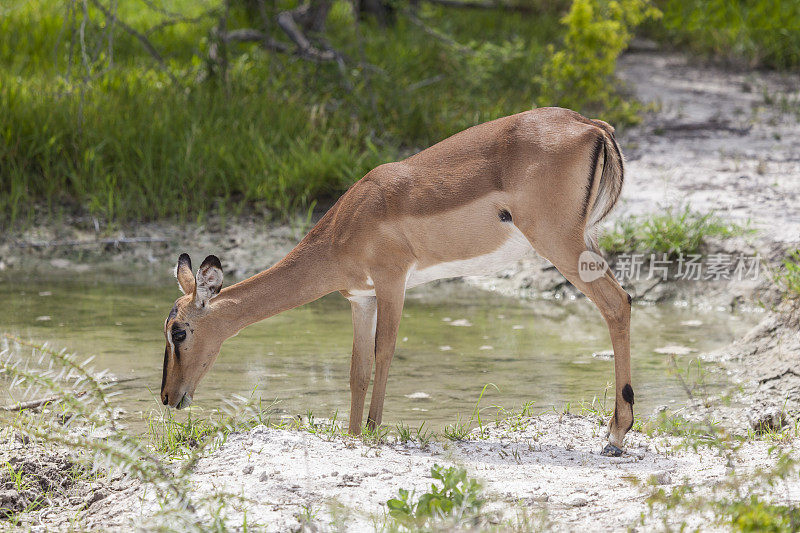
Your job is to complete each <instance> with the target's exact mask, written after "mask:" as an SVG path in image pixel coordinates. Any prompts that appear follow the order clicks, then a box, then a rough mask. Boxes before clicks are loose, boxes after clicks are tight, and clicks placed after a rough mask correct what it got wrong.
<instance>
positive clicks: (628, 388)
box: [622, 383, 633, 405]
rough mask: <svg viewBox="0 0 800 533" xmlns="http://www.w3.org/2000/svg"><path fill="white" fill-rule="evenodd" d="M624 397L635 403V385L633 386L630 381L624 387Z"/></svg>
mask: <svg viewBox="0 0 800 533" xmlns="http://www.w3.org/2000/svg"><path fill="white" fill-rule="evenodd" d="M622 399H623V400H625V401H626V402H628V403H629V404H631V405H633V387H631V385H630V383H627V384H626V385H625V386H624V387H622Z"/></svg>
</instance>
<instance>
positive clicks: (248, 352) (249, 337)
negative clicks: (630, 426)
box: [0, 279, 757, 428]
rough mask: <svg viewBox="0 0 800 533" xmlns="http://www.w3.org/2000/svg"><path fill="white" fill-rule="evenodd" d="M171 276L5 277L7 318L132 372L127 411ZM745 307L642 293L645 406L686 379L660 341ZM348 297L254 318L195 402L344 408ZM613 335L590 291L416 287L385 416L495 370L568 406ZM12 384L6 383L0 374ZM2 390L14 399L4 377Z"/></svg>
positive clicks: (744, 325)
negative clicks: (670, 369)
mask: <svg viewBox="0 0 800 533" xmlns="http://www.w3.org/2000/svg"><path fill="white" fill-rule="evenodd" d="M177 296H178V291H177V288H176V287H175V285H174V283H167V282H165V283H163V284H160V285H159V286H158V287H152V286H149V285H147V284H133V283H132V284H125V283H123V282H120V281H119V280H113V281H110V280H108V279H105V280H100V281H96V280H52V281H36V282H31V281H25V280H3V281H2V282H0V298H2V300H3V302H4V311H5V312H4V313H3V315H2V316H1V317H0V330H3V331H9V332H12V333H15V334H19V335H21V336H23V337H25V338H32V339H34V340H37V341H45V340H46V341H49V342H50V343H51V344H53V345H54V346H57V347H66V348H67V349H69V350H70V351H74V352H77V353H78V354H81V355H85V356H88V355H95V356H96V359H95V362H96V365H97V366H98V367H100V368H109V369H110V370H111V371H112V372H114V373H115V374H116V375H117V376H119V377H120V378H137V379H136V380H134V381H130V382H128V383H127V384H126V388H125V391H124V393H123V394H122V395H121V400H122V401H123V402H124V407H125V409H126V410H127V412H128V419H129V422H130V423H132V424H134V425H139V426H140V427H142V426H141V425H140V424H137V423H136V422H135V421H136V420H140V419H141V413H146V412H148V411H149V410H150V409H153V408H156V407H157V405H158V399H157V396H158V392H159V391H158V388H159V386H160V380H161V363H162V358H163V349H164V340H163V335H162V327H163V323H164V318H165V316H166V313H167V312H168V311H169V308H170V306H171V303H172V301H173V300H174V299H175V298H176V297H177ZM756 318H757V317H754V316H751V315H738V314H730V313H727V312H720V311H713V310H705V311H699V310H696V309H692V308H690V307H682V306H675V305H660V306H651V307H640V306H636V307H635V308H634V312H633V319H632V322H633V329H632V353H633V376H634V385H635V389H636V400H637V408H638V409H639V410H640V412H649V411H650V410H652V409H653V408H654V407H656V406H658V405H661V404H666V403H668V402H669V401H670V400H676V399H682V392H681V391H680V389H679V388H678V386H677V385H676V384H675V383H674V381H673V379H672V378H670V377H669V375H668V374H667V372H666V368H667V365H666V362H665V356H664V355H662V354H658V353H656V352H655V350H656V349H658V348H661V347H664V346H669V345H675V346H680V347H685V348H687V349H689V350H690V352H689V353H688V354H686V355H682V356H680V359H681V360H683V361H687V362H688V361H689V360H691V359H692V358H693V357H695V356H696V354H697V353H702V352H704V351H708V350H712V349H715V348H718V347H720V346H723V345H724V344H726V343H728V342H730V341H731V340H732V339H734V338H736V337H738V336H740V335H742V334H743V333H744V332H745V331H746V330H747V329H748V328H749V327H750V326H751V325H752V324H753V323H754V322H755V320H756ZM351 334H352V329H351V324H350V310H349V304H348V303H347V302H346V301H345V300H344V299H342V298H341V297H340V296H338V295H331V296H329V297H326V298H323V299H322V300H319V301H317V302H315V303H313V304H310V305H307V306H305V307H302V308H299V309H295V310H293V311H290V312H287V313H284V314H282V315H279V316H276V317H273V318H271V319H269V320H267V321H264V322H262V323H259V324H255V325H253V326H251V327H249V328H247V329H246V330H244V331H243V332H242V333H240V334H239V335H238V336H237V337H234V338H233V339H230V340H229V341H227V342H226V343H225V345H224V346H223V349H222V352H221V354H220V357H219V360H218V362H217V364H216V366H215V367H214V369H212V371H211V372H210V374H209V375H208V376H207V377H206V379H205V380H204V382H203V383H201V385H200V387H199V388H198V391H197V394H196V396H195V403H196V404H197V405H199V406H201V407H202V408H205V409H211V408H214V407H218V406H221V404H222V402H221V400H222V399H223V398H224V397H226V396H228V395H230V394H232V393H237V394H240V395H244V396H247V395H248V394H249V393H250V392H251V391H252V390H253V389H255V388H256V387H257V395H260V396H261V397H263V398H264V399H265V400H272V399H278V400H280V404H279V408H280V409H281V410H283V411H285V412H287V413H291V414H297V413H306V412H307V411H308V410H312V411H313V412H314V413H315V414H317V415H318V416H330V415H331V414H332V413H333V412H334V411H336V410H338V411H339V413H340V418H346V416H347V413H348V409H349V398H350V395H349V391H348V386H349V385H348V384H349V376H348V372H349V352H350V348H351V342H352V337H351ZM608 349H610V340H609V338H608V333H607V331H606V328H605V325H604V324H603V321H602V319H601V317H600V315H599V313H598V312H597V310H596V309H595V308H594V306H592V305H591V304H590V303H589V302H587V301H585V300H578V301H564V302H562V301H528V302H518V301H516V300H513V299H508V298H503V297H497V296H493V295H491V294H487V293H485V292H481V291H477V290H474V289H469V288H467V287H464V286H462V285H457V284H442V285H440V286H438V287H430V286H429V287H423V288H420V289H416V290H414V291H411V292H410V293H409V298H408V301H407V304H406V307H405V310H404V318H403V322H402V324H401V327H400V334H399V340H398V347H397V352H396V355H395V358H394V362H393V363H392V368H391V372H390V378H389V386H388V391H387V398H386V410H385V414H384V421H385V422H387V423H394V422H397V421H400V420H402V421H404V422H406V423H411V424H419V423H420V422H422V421H423V420H426V421H428V423H429V425H430V426H431V427H434V428H441V427H442V426H443V425H444V424H446V423H450V422H452V421H454V420H455V418H456V415H457V414H458V413H461V414H468V413H470V412H471V410H472V408H473V405H474V403H475V401H476V399H477V398H478V395H479V394H480V391H481V389H482V388H483V386H484V385H485V384H487V383H493V384H495V385H496V386H497V389H494V388H490V389H488V390H487V393H486V396H485V397H484V401H483V405H486V406H490V405H492V404H494V405H501V406H503V407H507V408H510V407H514V406H519V405H521V404H522V403H523V402H526V401H531V400H533V401H535V402H536V404H537V406H538V407H539V408H543V409H544V408H548V407H550V406H557V407H561V406H562V405H563V404H564V403H565V402H572V403H573V404H574V403H576V402H579V401H580V400H582V399H584V400H591V398H592V397H593V396H595V395H599V396H602V395H603V391H604V389H605V387H606V384H607V383H609V382H611V381H612V379H613V364H614V363H613V360H610V359H608V358H604V357H593V356H592V354H593V353H595V352H597V353H599V354H601V355H602V352H603V351H604V350H608ZM5 385H6V384H3V383H0V387H5ZM0 396H1V397H2V398H3V401H6V402H9V403H10V402H11V401H12V400H13V399H12V398H9V395H8V391H7V390H5V389H0Z"/></svg>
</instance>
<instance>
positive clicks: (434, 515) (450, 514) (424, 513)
mask: <svg viewBox="0 0 800 533" xmlns="http://www.w3.org/2000/svg"><path fill="white" fill-rule="evenodd" d="M431 477H432V478H433V479H434V480H438V481H439V485H437V484H436V483H435V482H434V483H431V490H430V491H429V492H426V493H424V494H421V495H420V496H419V498H417V499H415V493H414V492H413V491H411V492H409V491H408V490H406V489H400V490H399V491H398V493H399V494H398V497H397V498H392V499H391V500H389V501H387V502H386V506H387V507H388V509H389V515H390V516H391V517H392V518H393V519H394V521H395V522H396V524H397V525H398V526H399V527H400V528H404V529H407V530H412V531H416V530H419V529H423V528H426V527H429V526H430V525H431V524H432V523H433V522H435V521H440V520H445V519H452V520H454V521H456V523H457V524H459V525H463V526H469V525H473V526H475V525H477V522H478V517H479V513H480V510H481V507H483V505H484V503H485V499H484V497H483V494H482V490H481V485H480V483H479V482H478V481H477V480H475V479H473V478H469V477H467V471H466V470H465V469H464V468H461V467H456V466H451V467H448V468H444V467H442V466H440V465H434V466H433V468H431Z"/></svg>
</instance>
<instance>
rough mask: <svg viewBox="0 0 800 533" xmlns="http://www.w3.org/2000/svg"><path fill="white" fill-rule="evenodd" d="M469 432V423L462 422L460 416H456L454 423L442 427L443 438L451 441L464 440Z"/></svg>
mask: <svg viewBox="0 0 800 533" xmlns="http://www.w3.org/2000/svg"><path fill="white" fill-rule="evenodd" d="M469 432H470V423H469V422H462V420H461V415H456V421H455V422H453V423H452V424H447V425H446V426H445V427H444V436H445V437H446V438H447V439H449V440H452V441H460V440H466V439H467V437H468V436H469Z"/></svg>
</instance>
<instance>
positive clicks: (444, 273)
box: [406, 225, 533, 289]
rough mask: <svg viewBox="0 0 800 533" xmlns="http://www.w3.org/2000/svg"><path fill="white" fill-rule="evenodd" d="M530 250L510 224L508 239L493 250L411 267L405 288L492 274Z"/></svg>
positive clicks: (526, 241)
mask: <svg viewBox="0 0 800 533" xmlns="http://www.w3.org/2000/svg"><path fill="white" fill-rule="evenodd" d="M532 251H533V247H532V246H531V244H530V242H528V239H526V238H525V235H524V234H523V233H522V232H521V231H520V230H519V229H518V228H517V227H516V226H513V225H512V231H511V232H510V234H509V238H508V240H506V242H504V243H503V244H502V245H501V246H500V247H499V248H498V249H496V250H495V251H493V252H490V253H488V254H484V255H478V256H475V257H470V258H469V259H459V260H457V261H450V262H447V263H438V264H436V265H433V266H430V267H427V268H423V269H417V268H416V267H412V268H411V270H410V271H409V273H408V280H407V281H406V288H407V289H410V288H411V287H416V286H418V285H422V284H423V283H428V282H430V281H434V280H437V279H444V278H456V277H461V276H480V275H485V274H493V273H495V272H497V271H499V270H503V269H504V268H508V267H509V266H511V265H513V264H514V263H516V262H517V261H519V260H520V259H522V258H523V257H525V256H526V255H527V254H529V253H530V252H532Z"/></svg>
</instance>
